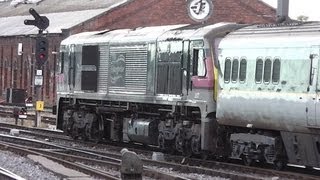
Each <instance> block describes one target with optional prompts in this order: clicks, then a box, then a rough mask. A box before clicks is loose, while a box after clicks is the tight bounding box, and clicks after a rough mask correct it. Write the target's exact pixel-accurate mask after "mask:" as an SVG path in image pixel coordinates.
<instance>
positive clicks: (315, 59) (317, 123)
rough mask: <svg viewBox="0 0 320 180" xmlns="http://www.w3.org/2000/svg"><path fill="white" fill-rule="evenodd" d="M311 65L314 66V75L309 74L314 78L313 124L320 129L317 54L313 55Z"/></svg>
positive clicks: (319, 71) (319, 85) (318, 65)
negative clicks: (314, 106)
mask: <svg viewBox="0 0 320 180" xmlns="http://www.w3.org/2000/svg"><path fill="white" fill-rule="evenodd" d="M312 56H313V63H314V64H315V65H314V68H313V69H314V73H311V75H312V76H314V80H313V81H314V82H316V89H315V92H316V98H315V103H316V108H315V114H316V115H315V124H316V126H317V127H320V68H319V67H320V61H319V54H313V55H312Z"/></svg>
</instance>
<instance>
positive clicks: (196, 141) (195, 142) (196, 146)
mask: <svg viewBox="0 0 320 180" xmlns="http://www.w3.org/2000/svg"><path fill="white" fill-rule="evenodd" d="M200 142H201V141H200V138H199V137H197V136H192V138H191V150H192V153H193V154H200V152H201V145H200Z"/></svg>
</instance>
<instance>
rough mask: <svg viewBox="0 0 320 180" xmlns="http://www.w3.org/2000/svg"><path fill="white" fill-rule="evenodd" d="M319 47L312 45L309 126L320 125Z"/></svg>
mask: <svg viewBox="0 0 320 180" xmlns="http://www.w3.org/2000/svg"><path fill="white" fill-rule="evenodd" d="M318 53H319V47H316V46H313V47H311V53H310V55H309V61H310V74H309V96H308V99H307V111H306V112H307V125H308V126H309V127H320V109H319V108H320V104H319V102H320V100H319V99H320V96H319V95H320V94H319V93H320V91H319V90H320V84H319V80H320V78H319V75H320V74H319V55H318Z"/></svg>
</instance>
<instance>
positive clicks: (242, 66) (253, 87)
mask: <svg viewBox="0 0 320 180" xmlns="http://www.w3.org/2000/svg"><path fill="white" fill-rule="evenodd" d="M319 25H320V24H319V23H315V22H311V23H292V24H278V25H254V26H248V27H245V28H242V29H239V30H237V31H234V32H232V33H230V34H228V35H227V36H226V37H225V38H223V40H222V41H221V42H220V44H219V53H220V54H219V65H220V68H221V71H220V72H221V76H220V79H219V85H220V87H221V90H220V92H219V96H218V103H217V120H218V123H219V124H220V125H225V126H233V127H237V131H238V133H235V132H232V133H233V134H232V135H231V137H230V141H231V142H232V145H233V150H232V152H233V153H232V157H234V158H240V157H241V155H243V154H245V156H246V157H245V158H247V160H248V159H250V160H252V159H253V160H256V159H257V156H256V155H257V154H258V153H259V150H260V151H261V150H263V151H267V150H268V149H269V148H266V147H270V146H275V147H278V150H279V152H278V153H276V154H278V155H279V156H282V160H283V161H288V162H289V163H292V164H299V165H305V166H312V167H319V165H320V164H319V163H320V139H319V138H320V135H319V132H320V131H319V127H320V123H319V122H320V121H319V118H320V117H319V115H320V114H319V112H320V111H319V100H320V99H319V81H320V78H319V75H320V74H319V50H320V49H319V47H320V46H319V45H320V44H319V42H320V36H319V35H320V34H319V29H320V26H319ZM241 127H242V128H243V129H245V131H244V132H246V133H243V132H242V131H241V130H239V129H241ZM250 129H251V130H250ZM248 130H249V131H251V133H249V134H248V133H247V132H249V131H248ZM280 140H281V141H282V143H278V144H277V142H280ZM259 148H261V149H259ZM237 149H238V150H237ZM239 149H241V150H239ZM275 149H277V148H275ZM280 149H282V150H280ZM269 150H270V149H269ZM250 152H255V153H250ZM260 154H261V153H260ZM267 155H268V154H267V153H265V156H267ZM287 158H288V159H287ZM265 159H266V160H267V161H268V162H270V163H272V162H273V161H274V157H272V156H269V157H267V158H265ZM250 160H249V161H250ZM279 163H280V162H279ZM280 164H281V163H280Z"/></svg>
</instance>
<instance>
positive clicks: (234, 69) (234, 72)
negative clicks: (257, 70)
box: [231, 59, 239, 82]
mask: <svg viewBox="0 0 320 180" xmlns="http://www.w3.org/2000/svg"><path fill="white" fill-rule="evenodd" d="M238 74H239V61H238V59H233V62H232V75H231V80H232V82H236V81H237V79H238Z"/></svg>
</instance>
